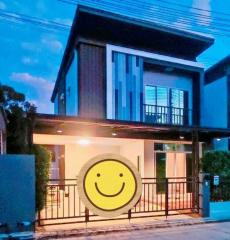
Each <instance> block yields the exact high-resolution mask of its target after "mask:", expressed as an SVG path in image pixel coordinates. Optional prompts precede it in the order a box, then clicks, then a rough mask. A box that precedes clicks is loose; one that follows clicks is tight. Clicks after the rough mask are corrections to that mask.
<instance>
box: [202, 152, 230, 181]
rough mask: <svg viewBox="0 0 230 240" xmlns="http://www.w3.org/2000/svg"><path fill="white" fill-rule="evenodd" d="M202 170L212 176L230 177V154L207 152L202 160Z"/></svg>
mask: <svg viewBox="0 0 230 240" xmlns="http://www.w3.org/2000/svg"><path fill="white" fill-rule="evenodd" d="M201 163H202V164H201V169H202V170H203V172H206V173H210V174H211V175H220V176H222V177H230V152H225V151H213V152H206V153H205V154H204V156H203V158H202V159H201Z"/></svg>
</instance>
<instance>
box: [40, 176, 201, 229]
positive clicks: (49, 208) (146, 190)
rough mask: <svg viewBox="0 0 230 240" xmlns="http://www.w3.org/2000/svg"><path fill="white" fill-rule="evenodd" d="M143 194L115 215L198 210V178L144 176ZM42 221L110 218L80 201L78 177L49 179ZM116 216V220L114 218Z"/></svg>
mask: <svg viewBox="0 0 230 240" xmlns="http://www.w3.org/2000/svg"><path fill="white" fill-rule="evenodd" d="M142 187H143V188H142V194H141V197H140V199H139V201H138V202H137V203H136V205H135V206H134V207H133V208H132V209H131V210H129V212H127V213H126V214H122V215H121V216H119V217H117V218H115V219H131V218H145V217H154V216H166V217H167V216H168V215H177V214H190V213H198V212H199V180H198V179H197V178H164V179H157V178H142ZM45 190H46V193H47V194H46V202H45V207H44V209H43V210H42V211H40V212H39V214H38V223H39V225H51V224H64V223H80V222H90V221H92V222H93V221H107V220H111V219H108V218H102V217H99V216H97V215H94V214H93V213H91V212H90V211H89V210H88V209H87V208H85V206H84V205H83V203H82V202H81V200H80V198H79V195H78V191H77V181H76V179H63V180H60V179H55V180H50V181H49V184H47V186H46V189H45ZM115 219H113V220H115Z"/></svg>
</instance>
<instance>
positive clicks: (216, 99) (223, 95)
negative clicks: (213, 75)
mask: <svg viewBox="0 0 230 240" xmlns="http://www.w3.org/2000/svg"><path fill="white" fill-rule="evenodd" d="M203 111H204V115H203V118H202V125H203V126H205V127H216V128H226V127H227V78H226V77H223V78H220V79H219V80H216V81H215V82H213V83H210V84H208V85H206V86H205V87H204V106H203Z"/></svg>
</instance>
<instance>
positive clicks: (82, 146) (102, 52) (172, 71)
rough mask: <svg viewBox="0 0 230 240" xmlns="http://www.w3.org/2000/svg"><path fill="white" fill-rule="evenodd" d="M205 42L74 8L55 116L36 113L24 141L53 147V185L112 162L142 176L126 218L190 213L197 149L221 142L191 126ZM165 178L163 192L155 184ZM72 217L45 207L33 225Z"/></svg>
mask: <svg viewBox="0 0 230 240" xmlns="http://www.w3.org/2000/svg"><path fill="white" fill-rule="evenodd" d="M212 43H213V39H212V38H210V37H207V36H203V35H200V34H197V33H193V32H186V31H181V30H178V29H175V28H169V27H165V26H163V25H160V24H158V23H154V22H146V21H140V20H137V19H132V18H128V17H125V16H122V15H118V14H114V13H111V12H105V11H102V10H98V9H93V8H88V7H84V6H79V7H78V10H77V13H76V16H75V19H74V22H73V25H72V29H71V33H70V36H69V40H68V43H67V46H66V50H65V53H64V56H63V59H62V63H61V66H60V70H59V73H58V77H57V81H56V84H55V87H54V91H53V95H52V101H53V102H54V108H55V110H54V111H55V115H44V114H43V115H40V117H38V119H37V122H36V125H35V129H34V135H33V138H34V143H37V144H45V145H49V146H50V145H54V146H55V148H56V152H57V153H56V154H57V156H59V157H56V158H54V159H56V160H54V161H57V162H56V167H57V166H58V168H59V171H58V174H57V173H56V175H55V178H58V179H62V180H63V181H64V179H73V180H74V179H76V178H77V176H78V172H79V170H80V169H81V167H82V166H83V164H84V163H85V162H87V161H88V160H89V159H91V158H93V157H95V156H97V155H100V154H103V153H112V154H119V155H122V156H124V157H126V158H127V159H129V160H130V161H132V162H133V163H134V164H135V165H136V166H137V168H138V170H139V171H140V173H141V176H142V178H143V189H144V190H143V195H142V198H141V200H140V202H139V205H138V206H139V208H138V209H136V208H135V211H136V212H135V213H138V214H141V213H146V212H148V213H149V214H155V213H158V214H159V213H160V212H162V211H163V212H164V211H166V208H165V205H164V204H165V202H170V204H171V205H170V209H169V210H170V211H172V212H173V213H175V211H177V212H178V211H179V210H183V211H184V212H185V211H186V210H191V209H193V210H198V205H197V204H195V203H194V199H197V196H198V195H197V194H198V192H197V189H198V188H197V187H195V185H193V184H194V183H195V182H194V181H195V180H194V179H195V178H196V177H197V176H198V173H199V159H200V156H201V153H202V151H201V146H202V143H204V142H207V143H209V142H211V140H212V139H213V138H214V137H220V136H225V135H227V134H229V133H226V132H225V131H224V130H222V129H211V128H207V127H206V128H202V127H201V123H200V119H201V116H202V111H203V109H202V108H201V106H202V104H201V103H202V102H203V100H204V96H203V87H204V68H203V65H202V64H201V63H199V62H197V61H196V57H197V56H198V55H199V54H201V53H202V52H203V51H204V50H205V49H207V48H208V47H209V46H211V45H212ZM60 152H61V154H60ZM166 178H167V179H169V180H170V184H171V185H170V186H169V189H168V191H166V188H165V187H162V186H163V185H157V184H158V183H159V181H160V180H159V179H166ZM189 179H190V180H189ZM191 179H192V180H191ZM146 180H149V185H147V183H146V184H145V181H146ZM63 181H61V182H62V183H63ZM65 182H66V181H65ZM55 184H58V182H56V183H55ZM55 186H56V185H55ZM63 186H64V184H62V185H60V186H59V187H57V188H55V190H54V192H55V191H57V192H58V194H59V190H61V189H62V190H63ZM166 192H167V194H169V195H170V197H169V199H167V201H166V197H165V196H166ZM153 193H155V194H153ZM71 194H73V192H71V191H70V190H69V191H67V192H66V191H65V193H64V195H63V197H62V194H60V196H61V197H60V198H58V199H59V202H60V201H61V202H62V203H63V202H66V204H70V203H68V201H67V200H65V197H67V198H68V199H69V198H70V195H71ZM58 196H59V195H58ZM195 196H196V197H195ZM150 198H151V199H150ZM182 199H183V200H182ZM70 201H72V200H70ZM182 202H183V204H182ZM62 203H61V204H60V206H62ZM64 206H66V205H65V204H64V203H63V208H64V209H65V207H64ZM68 206H69V205H68ZM147 206H148V207H147ZM75 207H76V206H75V203H74V207H73V205H71V206H69V208H70V209H72V210H73V208H74V209H75ZM146 208H147V209H146ZM55 209H56V208H55ZM46 210H47V209H46ZM72 210H70V212H68V211H66V212H65V214H64V211H63V214H62V213H61V214H60V213H59V214H58V212H57V211H56V210H53V208H52V214H51V212H49V211H51V210H48V215H46V217H44V218H43V219H46V220H47V219H49V220H53V219H55V218H62V217H63V218H64V217H65V218H68V217H70V216H72V218H74V217H76V214H73V212H72ZM78 210H79V209H78ZM53 211H54V212H53ZM55 211H56V212H55ZM71 214H72V215H71ZM163 214H164V213H163ZM43 216H44V215H43ZM78 217H79V216H78Z"/></svg>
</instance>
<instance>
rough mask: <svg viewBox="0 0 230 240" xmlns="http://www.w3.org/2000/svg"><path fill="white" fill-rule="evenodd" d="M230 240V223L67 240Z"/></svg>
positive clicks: (67, 239) (70, 239)
mask: <svg viewBox="0 0 230 240" xmlns="http://www.w3.org/2000/svg"><path fill="white" fill-rule="evenodd" d="M63 239H64V238H63ZM73 239H78V240H94V239H95V240H108V239H109V240H118V239H119V240H127V239H131V240H150V239H151V240H152V239H154V240H206V239H207V240H230V222H220V223H209V224H201V225H193V226H181V227H173V228H165V229H151V230H135V231H129V232H121V233H110V234H103V235H97V236H87V237H78V238H65V240H73Z"/></svg>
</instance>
